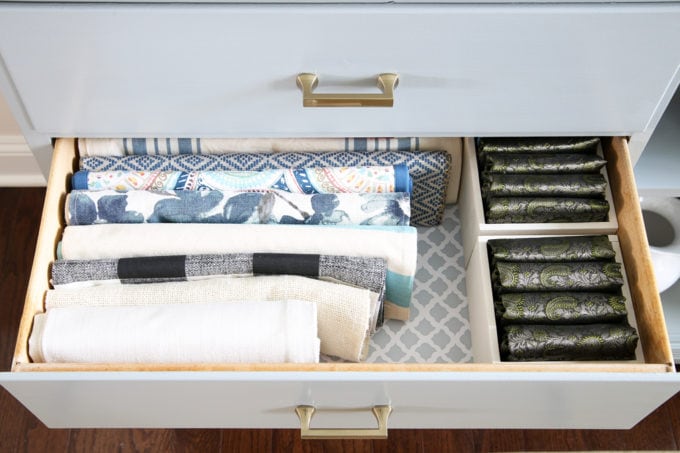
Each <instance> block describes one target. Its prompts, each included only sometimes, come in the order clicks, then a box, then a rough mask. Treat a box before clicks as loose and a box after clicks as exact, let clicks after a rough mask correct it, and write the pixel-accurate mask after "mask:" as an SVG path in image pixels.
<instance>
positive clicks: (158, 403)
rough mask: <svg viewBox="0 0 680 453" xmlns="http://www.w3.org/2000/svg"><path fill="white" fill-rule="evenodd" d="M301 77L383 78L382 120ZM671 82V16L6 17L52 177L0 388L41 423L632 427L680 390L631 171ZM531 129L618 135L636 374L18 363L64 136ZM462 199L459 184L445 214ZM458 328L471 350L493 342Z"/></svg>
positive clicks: (678, 49) (330, 85)
mask: <svg viewBox="0 0 680 453" xmlns="http://www.w3.org/2000/svg"><path fill="white" fill-rule="evenodd" d="M303 72H311V73H315V74H317V75H318V77H319V87H318V88H317V89H316V92H366V93H379V91H378V89H377V88H376V86H375V83H376V76H377V75H378V74H380V73H388V72H391V73H396V74H398V75H399V85H398V87H397V88H396V90H395V93H394V96H395V101H394V107H392V108H377V107H376V108H373V107H369V108H303V106H302V94H301V91H300V89H299V88H298V87H297V86H296V76H297V75H298V74H299V73H303ZM679 82H680V2H659V3H655V2H649V3H647V2H642V3H635V4H632V3H628V2H616V3H594V2H586V1H583V2H573V3H559V4H556V3H549V2H535V3H533V2H530V3H522V4H515V3H494V4H487V3H486V2H480V3H475V4H471V3H464V4H463V3H456V2H451V3H448V4H447V3H443V4H442V3H440V4H428V3H426V2H422V3H421V2H417V3H413V4H402V3H398V2H397V3H389V4H358V3H357V4H352V3H347V4H342V5H338V4H323V3H317V4H311V3H309V4H283V3H282V4H264V3H262V4H232V3H229V2H216V3H210V4H192V3H181V4H180V3H167V4H154V3H143V4H142V3H123V2H121V3H106V4H104V3H87V4H85V3H77V2H76V3H64V4H59V3H52V4H45V3H38V2H15V3H6V4H0V89H2V91H3V95H4V96H5V97H6V98H7V101H8V104H9V105H10V107H11V109H12V110H13V113H14V114H15V116H16V117H17V121H18V123H19V125H20V126H21V128H22V131H23V133H24V135H25V136H26V138H27V141H28V143H29V145H31V147H32V149H33V151H34V154H35V155H36V157H37V158H38V160H39V162H40V164H41V166H42V168H43V169H44V170H45V171H47V170H48V169H49V171H50V179H49V183H48V192H47V195H46V200H45V208H44V213H43V219H42V223H41V232H40V236H39V239H38V245H37V251H36V258H35V262H34V268H33V272H32V277H31V282H30V284H29V290H28V294H27V298H26V307H25V311H24V316H23V318H22V323H21V326H20V329H19V338H18V343H17V349H16V354H15V358H14V363H13V369H12V371H11V372H6V373H2V374H1V375H0V383H2V385H3V386H4V387H6V388H7V389H8V390H9V391H10V392H11V393H12V394H13V395H14V396H15V397H16V398H17V399H18V400H19V401H21V402H22V403H23V404H24V405H26V407H28V408H29V409H30V410H31V411H32V412H33V413H35V414H36V416H37V417H38V418H40V419H41V420H42V421H43V422H44V423H45V424H46V425H47V426H49V427H55V428H56V427H231V428H257V427H267V428H292V427H299V426H300V420H299V419H298V416H297V415H296V411H295V409H296V407H298V406H301V405H308V406H314V407H316V408H317V410H318V413H317V414H316V415H315V416H314V423H313V425H314V427H316V426H327V427H330V426H332V427H345V428H354V427H358V428H370V427H373V426H374V425H375V424H376V421H375V420H374V418H373V416H372V415H371V413H370V408H372V407H374V406H381V405H389V406H391V408H392V413H391V415H390V417H389V421H388V427H390V428H629V427H631V426H633V425H635V424H636V423H637V422H638V421H639V420H641V419H642V418H644V417H645V416H646V415H647V414H649V413H650V412H651V411H653V410H654V409H655V408H656V407H658V406H659V405H661V404H662V403H663V402H664V401H666V400H667V399H668V398H670V397H671V396H672V395H673V394H675V392H677V391H678V390H679V389H680V378H679V377H678V376H677V375H676V373H675V371H674V366H673V358H672V353H671V350H670V346H669V342H668V336H667V333H666V329H665V325H664V320H663V312H662V310H661V304H660V300H659V297H658V293H657V292H656V287H655V282H654V277H653V272H652V269H651V262H650V259H649V251H648V249H647V242H646V239H645V234H644V227H643V225H642V220H641V215H640V208H639V204H638V200H637V195H636V193H637V192H636V188H635V183H634V180H633V172H632V164H633V163H634V162H635V161H636V160H637V158H638V157H639V155H640V153H641V152H642V151H643V148H644V145H645V143H646V141H647V140H648V138H649V137H650V135H651V134H652V132H653V130H654V127H655V125H656V124H657V123H658V121H659V119H660V117H661V115H662V113H663V111H664V109H665V107H666V105H667V104H668V103H669V101H670V99H671V97H672V96H673V93H674V91H675V89H676V88H677V86H678V83H679ZM539 135H549V136H560V135H598V136H602V137H605V138H606V137H613V138H612V139H611V140H606V139H605V140H603V142H604V146H603V148H604V153H605V156H606V157H607V158H608V160H609V164H608V174H609V180H610V183H611V191H612V199H613V201H614V204H615V208H616V212H617V216H618V237H619V243H620V246H621V250H622V257H623V261H624V263H625V266H626V269H627V272H628V281H629V285H630V289H631V294H632V299H633V305H634V307H635V315H636V319H637V325H638V329H639V332H640V336H641V344H642V349H643V353H644V360H643V361H636V362H612V363H601V362H599V363H524V364H511V363H503V362H498V361H495V360H492V359H491V360H488V359H484V361H475V360H474V359H473V361H472V362H470V363H447V364H370V363H369V364H337V363H324V364H319V365H308V366H299V365H287V364H282V365H275V366H274V365H254V364H253V365H247V366H243V365H229V364H212V365H206V366H200V365H191V366H189V365H187V366H167V365H144V366H122V367H120V366H115V365H110V364H93V365H48V364H34V363H31V362H30V360H29V359H28V355H27V352H26V350H27V345H26V342H27V338H28V334H29V332H30V328H31V321H32V317H33V314H34V313H36V312H39V311H41V310H42V300H43V294H44V291H45V290H46V289H47V288H48V285H49V283H48V276H47V271H48V266H49V262H50V261H51V260H52V259H53V258H54V254H55V244H56V241H57V239H58V236H59V234H60V231H61V228H62V227H63V226H62V224H61V223H60V222H61V218H62V215H61V212H62V211H61V210H62V208H63V194H64V192H65V191H66V190H67V182H68V179H69V175H70V174H71V173H72V171H73V170H74V168H75V167H76V165H77V162H76V160H77V151H76V149H75V141H74V140H73V139H72V137H125V136H134V137H144V136H149V137H168V136H175V137H176V136H194V137H338V136H381V137H385V136H422V137H461V138H463V137H476V136H539ZM625 137H630V144H631V146H632V149H629V147H628V142H627V140H626V138H625ZM54 138H60V140H57V141H56V146H55V148H54V149H55V151H54V152H53V147H52V140H53V139H54ZM52 157H54V158H53V159H52ZM463 171H465V162H464V163H463ZM463 177H464V178H465V175H463ZM474 196H475V194H472V193H465V188H463V189H462V191H461V194H460V197H461V202H462V203H463V204H464V203H465V201H464V199H465V197H474ZM470 199H472V198H470ZM468 202H469V200H468ZM461 223H462V225H463V230H464V229H465V223H466V219H465V218H462V219H461ZM553 234H554V233H553ZM471 242H474V241H471ZM470 253H471V251H468V253H467V256H470ZM474 302H475V301H473V300H469V303H470V304H472V303H474ZM482 324H483V323H482ZM470 329H471V330H472V337H473V340H474V337H475V336H476V335H484V334H488V335H495V332H492V331H490V329H489V325H476V324H475V323H474V322H473V323H471V325H470Z"/></svg>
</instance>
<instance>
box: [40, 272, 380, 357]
mask: <svg viewBox="0 0 680 453" xmlns="http://www.w3.org/2000/svg"><path fill="white" fill-rule="evenodd" d="M263 300H266V301H277V300H304V301H308V302H314V303H315V304H316V307H317V316H318V334H319V338H320V339H321V352H322V353H323V354H327V355H332V356H337V357H340V358H342V359H345V360H351V361H355V362H357V361H360V360H363V359H365V358H366V355H367V353H368V342H369V335H370V332H371V331H372V330H373V328H374V326H375V321H376V317H375V315H376V313H377V306H378V295H377V294H376V293H372V292H370V291H368V290H366V289H362V288H355V287H353V286H348V285H342V284H338V283H330V282H325V281H321V280H317V279H313V278H307V277H300V276H293V275H277V276H258V277H222V278H213V279H207V280H195V281H187V282H167V283H147V284H144V285H103V286H91V287H87V288H77V289H62V288H59V289H53V290H48V291H47V293H46V295H45V309H46V310H47V311H48V312H49V311H50V310H51V309H54V308H63V307H74V306H86V307H106V306H111V305H125V306H131V305H132V306H137V305H173V304H188V305H194V304H200V303H204V302H210V303H214V302H233V301H255V302H258V301H263Z"/></svg>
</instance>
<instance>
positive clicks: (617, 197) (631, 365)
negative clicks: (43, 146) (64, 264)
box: [12, 138, 674, 373]
mask: <svg viewBox="0 0 680 453" xmlns="http://www.w3.org/2000/svg"><path fill="white" fill-rule="evenodd" d="M470 143H472V142H471V139H468V140H467V144H468V145H469V144H470ZM603 144H604V146H603V148H604V149H603V151H604V155H605V158H606V159H607V160H608V168H607V170H608V175H609V180H610V185H611V196H612V200H611V201H612V202H613V203H612V204H613V205H614V206H615V208H616V214H617V217H618V225H619V228H618V235H617V236H618V242H619V245H620V249H621V260H622V261H623V263H624V264H625V269H626V272H627V280H628V284H629V289H630V295H631V304H632V308H633V309H634V313H635V320H636V322H637V328H638V333H639V336H640V344H641V347H642V349H643V354H642V355H639V356H644V361H642V360H640V361H630V362H606V363H604V362H593V363H588V362H555V363H546V362H528V363H504V362H498V361H496V360H495V359H494V357H495V356H494V355H493V354H486V355H488V356H489V357H490V358H489V357H474V356H473V355H472V354H471V353H470V349H469V348H470V340H469V338H470V335H471V336H472V338H475V337H476V336H478V335H480V334H481V335H486V332H492V331H493V335H495V325H492V324H493V322H492V320H488V319H486V320H485V319H482V320H481V321H480V320H479V319H477V318H478V317H473V319H471V321H474V322H471V323H468V321H467V319H466V318H467V308H468V307H467V304H469V305H470V306H471V307H472V306H473V305H474V306H478V304H487V303H488V301H485V300H477V299H478V297H476V294H477V293H476V292H475V291H473V292H472V296H473V297H467V298H466V297H465V293H464V289H463V288H464V285H465V278H464V275H463V274H464V271H463V269H464V267H465V265H464V264H463V259H462V254H461V247H460V240H459V236H458V234H459V231H458V230H459V229H462V232H463V233H462V234H463V237H464V235H465V234H466V233H465V232H466V230H468V229H470V227H471V225H470V224H471V223H472V224H473V225H472V228H473V230H474V228H477V225H476V223H475V222H477V219H476V217H471V216H470V215H469V213H467V211H465V210H464V209H462V208H461V210H458V209H457V207H456V206H449V207H448V208H447V213H446V214H447V215H446V218H445V221H444V223H443V225H442V226H440V227H435V228H423V229H421V231H419V259H420V262H419V271H418V276H417V278H416V280H417V283H416V285H417V286H416V289H415V291H414V302H415V310H414V315H412V319H411V321H409V322H407V323H405V324H404V323H401V322H396V321H392V322H389V323H388V324H387V325H386V326H385V327H384V328H383V329H384V331H383V332H379V333H378V334H376V336H375V337H374V339H373V342H372V345H371V352H370V353H369V357H370V360H369V362H367V363H320V364H317V365H296V364H274V365H272V364H247V365H239V364H221V363H214V364H200V365H196V364H185V365H183V364H179V365H169V364H143V365H137V364H122V365H118V364H44V363H32V362H31V360H30V359H29V356H28V351H27V349H28V348H27V344H28V338H29V335H30V331H31V326H32V320H33V316H34V315H35V314H36V313H39V312H42V311H43V300H44V295H45V291H46V290H47V289H48V288H49V266H50V262H51V261H53V260H54V258H55V251H56V246H57V242H58V241H59V238H60V236H61V232H62V229H63V227H64V218H63V203H64V198H65V194H66V192H67V190H68V188H69V185H70V177H71V175H72V174H73V172H74V170H76V169H77V164H78V154H77V149H76V142H75V140H72V139H59V140H57V143H56V149H55V153H54V157H53V163H52V168H51V174H50V178H49V184H48V190H47V194H46V199H45V207H44V211H43V217H42V221H41V228H40V233H39V238H38V244H37V249H36V255H35V260H34V264H33V269H32V274H31V280H30V283H29V288H28V292H27V295H26V304H25V307H24V312H23V316H22V320H21V325H20V329H19V334H18V340H17V347H16V351H15V357H14V363H13V368H12V369H13V371H14V372H26V371H59V370H61V371H67V370H71V371H72V370H80V371H83V370H87V371H112V370H119V371H120V370H127V371H148V370H156V371H182V370H234V371H238V370H250V371H252V370H263V371H312V370H313V371H425V370H428V371H539V370H545V369H550V370H553V371H554V370H557V371H570V372H571V371H612V372H656V373H659V372H672V371H674V368H673V359H672V354H671V351H670V347H669V342H668V337H667V334H666V329H665V325H664V320H663V312H662V310H661V303H660V299H659V295H658V293H657V291H656V287H655V285H654V284H653V282H654V276H653V272H652V267H651V259H650V257H649V252H648V247H647V242H646V238H645V231H644V226H643V223H642V218H641V211H640V207H639V203H638V201H637V200H638V199H637V192H636V189H635V186H634V182H633V176H632V168H631V165H630V161H629V158H628V151H627V146H626V142H625V140H624V139H622V138H613V139H610V140H604V143H603ZM466 158H467V159H470V158H471V157H470V149H469V148H468V152H467V153H466V154H465V157H464V162H463V165H464V173H465V171H466V170H469V169H470V164H471V162H470V161H466V160H465V159H466ZM464 178H465V176H464ZM467 178H468V183H467V185H466V184H465V183H464V184H463V186H462V188H461V190H462V191H463V192H461V200H462V199H463V198H466V197H468V198H469V197H470V194H466V193H465V192H464V191H466V190H468V191H469V190H471V187H470V182H469V179H470V175H469V174H468V175H467ZM477 198H479V197H477ZM614 225H615V223H614ZM610 227H611V225H610V226H608V227H607V228H610ZM597 231H598V230H597V229H596V230H588V231H581V230H580V229H579V231H577V232H578V233H594V232H597ZM543 232H544V233H545V234H553V235H554V234H558V232H559V234H569V233H574V234H575V233H577V232H576V231H572V230H571V229H566V230H564V231H560V230H559V229H556V228H549V229H547V231H543ZM532 233H536V231H532ZM472 247H473V248H474V244H472ZM466 249H468V250H467V251H466V255H471V254H472V250H471V249H469V245H466ZM430 260H431V262H430ZM437 268H439V269H441V270H443V271H442V272H441V274H440V275H436V273H435V272H434V270H435V269H437ZM482 318H484V317H482ZM480 332H483V333H480ZM489 335H491V333H489ZM489 341H491V339H489ZM482 355H483V356H484V355H485V354H482ZM399 362H412V363H399ZM428 362H437V363H428Z"/></svg>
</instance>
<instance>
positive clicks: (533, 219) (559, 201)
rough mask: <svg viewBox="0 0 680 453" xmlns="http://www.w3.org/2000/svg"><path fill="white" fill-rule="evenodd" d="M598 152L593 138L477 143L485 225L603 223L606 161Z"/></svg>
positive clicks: (493, 140)
mask: <svg viewBox="0 0 680 453" xmlns="http://www.w3.org/2000/svg"><path fill="white" fill-rule="evenodd" d="M598 146H599V139H598V138H523V139H508V138H484V139H480V140H479V143H478V160H479V171H480V180H481V184H482V197H483V200H484V206H485V212H486V220H487V222H488V223H544V222H599V221H606V220H607V217H608V215H609V202H608V201H607V200H606V199H605V192H606V187H607V182H606V179H605V178H604V176H603V175H602V173H601V171H602V168H603V167H604V166H605V165H606V161H605V160H604V159H602V158H601V157H600V156H598V155H597V151H598Z"/></svg>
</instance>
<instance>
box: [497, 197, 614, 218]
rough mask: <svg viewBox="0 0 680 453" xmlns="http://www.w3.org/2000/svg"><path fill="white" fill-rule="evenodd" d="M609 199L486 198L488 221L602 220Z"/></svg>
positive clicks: (607, 213)
mask: <svg viewBox="0 0 680 453" xmlns="http://www.w3.org/2000/svg"><path fill="white" fill-rule="evenodd" d="M608 216H609V202H608V201H607V200H600V199H593V198H557V197H541V198H538V197H490V198H488V200H487V210H486V221H487V222H488V223H555V222H560V223H572V222H605V221H607V218H608Z"/></svg>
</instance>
